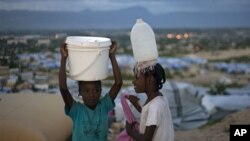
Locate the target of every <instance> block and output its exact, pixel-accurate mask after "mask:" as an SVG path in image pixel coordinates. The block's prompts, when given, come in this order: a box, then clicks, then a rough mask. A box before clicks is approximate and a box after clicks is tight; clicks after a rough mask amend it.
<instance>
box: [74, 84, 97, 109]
mask: <svg viewBox="0 0 250 141" xmlns="http://www.w3.org/2000/svg"><path fill="white" fill-rule="evenodd" d="M79 92H80V95H81V96H82V100H83V101H84V104H85V105H87V106H88V107H89V108H92V109H93V108H95V107H96V105H97V103H98V101H99V98H100V96H101V86H100V85H98V83H97V82H83V83H80V89H79Z"/></svg>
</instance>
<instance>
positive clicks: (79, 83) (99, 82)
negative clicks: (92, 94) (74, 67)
mask: <svg viewBox="0 0 250 141" xmlns="http://www.w3.org/2000/svg"><path fill="white" fill-rule="evenodd" d="M87 82H89V81H78V86H79V87H78V88H79V90H80V85H81V84H84V83H87ZM91 82H93V83H95V84H96V86H97V87H100V88H102V81H100V80H98V81H91Z"/></svg>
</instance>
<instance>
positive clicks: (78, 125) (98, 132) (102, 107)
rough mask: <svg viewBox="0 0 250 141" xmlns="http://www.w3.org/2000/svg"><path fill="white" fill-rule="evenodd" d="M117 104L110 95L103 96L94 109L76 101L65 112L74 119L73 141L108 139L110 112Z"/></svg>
mask: <svg viewBox="0 0 250 141" xmlns="http://www.w3.org/2000/svg"><path fill="white" fill-rule="evenodd" d="M114 106H115V104H114V102H113V101H112V100H111V98H110V96H109V95H108V94H106V95H105V96H104V97H103V98H101V99H100V100H99V102H98V104H97V105H96V108H95V109H94V110H92V109H90V108H88V107H87V106H86V105H85V104H82V103H79V102H76V101H74V102H73V104H72V106H71V109H69V108H67V107H65V113H66V115H68V116H69V117H70V118H71V119H72V121H73V134H72V141H107V140H108V137H107V136H108V112H109V111H110V110H111V109H113V108H114Z"/></svg>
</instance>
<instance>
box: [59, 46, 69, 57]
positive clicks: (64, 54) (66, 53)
mask: <svg viewBox="0 0 250 141" xmlns="http://www.w3.org/2000/svg"><path fill="white" fill-rule="evenodd" d="M66 46H67V44H66V43H63V44H62V46H61V48H60V51H61V55H62V57H64V58H67V57H68V50H67V48H66Z"/></svg>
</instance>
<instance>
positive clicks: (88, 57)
mask: <svg viewBox="0 0 250 141" xmlns="http://www.w3.org/2000/svg"><path fill="white" fill-rule="evenodd" d="M66 44H67V49H68V55H69V57H68V66H69V68H68V76H69V77H70V78H72V79H74V80H77V81H97V80H102V79H105V78H107V76H108V62H109V47H110V45H111V40H110V39H109V38H104V37H88V36H69V37H67V38H66Z"/></svg>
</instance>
